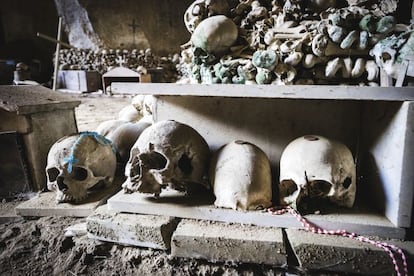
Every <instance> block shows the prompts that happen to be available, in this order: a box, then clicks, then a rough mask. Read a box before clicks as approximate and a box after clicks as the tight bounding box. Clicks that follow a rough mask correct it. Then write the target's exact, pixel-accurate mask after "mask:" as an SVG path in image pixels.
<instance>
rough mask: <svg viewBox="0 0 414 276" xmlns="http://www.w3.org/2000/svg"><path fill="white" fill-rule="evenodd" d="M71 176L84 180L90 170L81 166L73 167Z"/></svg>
mask: <svg viewBox="0 0 414 276" xmlns="http://www.w3.org/2000/svg"><path fill="white" fill-rule="evenodd" d="M70 176H71V177H72V178H73V179H75V180H77V181H84V180H86V178H88V171H87V170H86V169H84V168H81V167H73V168H72V173H71V174H70Z"/></svg>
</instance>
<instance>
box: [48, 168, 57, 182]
mask: <svg viewBox="0 0 414 276" xmlns="http://www.w3.org/2000/svg"><path fill="white" fill-rule="evenodd" d="M58 175H59V170H58V169H57V168H50V169H48V170H47V177H48V178H49V181H50V182H54V181H55V180H56V178H57V177H58Z"/></svg>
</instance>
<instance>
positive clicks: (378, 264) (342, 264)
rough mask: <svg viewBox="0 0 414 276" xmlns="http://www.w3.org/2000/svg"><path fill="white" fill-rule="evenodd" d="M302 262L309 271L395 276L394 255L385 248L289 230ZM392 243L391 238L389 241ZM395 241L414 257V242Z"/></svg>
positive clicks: (290, 237) (288, 236)
mask: <svg viewBox="0 0 414 276" xmlns="http://www.w3.org/2000/svg"><path fill="white" fill-rule="evenodd" d="M286 233H287V238H288V240H289V243H290V245H291V246H292V249H293V252H294V253H295V255H296V257H297V259H298V261H299V264H300V265H301V267H302V268H304V269H305V270H309V271H329V272H340V273H351V274H369V275H394V273H395V271H394V265H393V264H392V261H391V258H390V257H389V256H388V254H387V253H386V252H385V251H383V250H382V249H380V248H378V247H375V246H373V245H370V244H367V243H363V242H359V241H356V240H353V239H349V238H345V237H340V236H329V235H320V234H314V233H311V232H306V231H303V230H294V229H286ZM387 242H388V241H387ZM390 243H395V244H396V245H397V246H400V247H401V248H402V249H405V250H406V253H407V257H408V258H409V259H411V260H412V252H413V245H414V244H413V242H400V243H397V242H390Z"/></svg>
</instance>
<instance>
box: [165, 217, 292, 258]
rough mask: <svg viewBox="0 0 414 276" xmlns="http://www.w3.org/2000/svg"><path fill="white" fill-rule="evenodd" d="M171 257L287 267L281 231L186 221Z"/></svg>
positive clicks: (179, 226) (175, 235) (175, 242)
mask: <svg viewBox="0 0 414 276" xmlns="http://www.w3.org/2000/svg"><path fill="white" fill-rule="evenodd" d="M171 255H172V256H174V257H183V258H197V259H205V260H208V261H210V262H225V261H230V262H243V263H258V264H268V265H273V266H284V265H285V264H286V263H287V258H286V250H285V247H284V243H283V234H282V230H281V229H280V228H270V227H258V226H252V225H242V224H228V223H222V222H211V221H197V220H182V221H181V222H180V223H179V224H178V227H177V229H176V231H175V232H174V234H173V240H172V244H171Z"/></svg>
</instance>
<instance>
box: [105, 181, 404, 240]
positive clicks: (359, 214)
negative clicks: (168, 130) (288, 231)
mask: <svg viewBox="0 0 414 276" xmlns="http://www.w3.org/2000/svg"><path fill="white" fill-rule="evenodd" d="M213 202H214V199H213V198H212V197H211V196H205V195H203V196H185V195H183V194H182V193H180V192H177V191H174V190H168V189H167V190H163V192H162V193H161V195H160V197H159V198H154V197H153V196H151V195H146V194H140V193H133V194H125V193H124V191H120V192H118V193H117V194H116V195H114V196H113V197H111V198H110V199H108V209H109V210H111V211H115V212H122V213H136V214H147V215H163V216H173V217H180V218H190V219H204V220H212V221H222V222H228V223H242V224H252V225H257V226H268V227H280V228H302V225H301V224H300V223H299V222H298V221H297V219H296V218H295V217H294V216H292V215H290V214H283V215H272V214H270V213H268V212H266V211H245V212H244V211H236V210H232V209H223V208H216V207H215V206H214V205H213ZM306 218H307V219H308V220H309V221H311V222H312V223H315V224H316V225H318V226H320V227H324V228H326V229H329V230H337V229H345V230H347V231H352V232H355V233H358V234H359V235H367V236H380V237H387V238H397V239H402V238H404V235H405V230H404V229H402V228H397V227H394V225H393V224H392V223H391V222H390V221H389V220H388V219H386V218H385V217H384V216H382V215H380V214H378V213H375V212H374V211H372V210H370V209H369V208H366V207H358V206H355V207H354V208H352V209H345V208H331V209H330V210H327V212H326V213H325V214H318V215H314V214H312V215H307V216H306Z"/></svg>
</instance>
